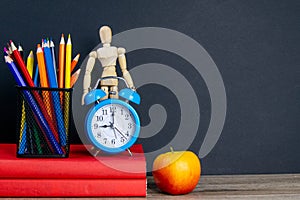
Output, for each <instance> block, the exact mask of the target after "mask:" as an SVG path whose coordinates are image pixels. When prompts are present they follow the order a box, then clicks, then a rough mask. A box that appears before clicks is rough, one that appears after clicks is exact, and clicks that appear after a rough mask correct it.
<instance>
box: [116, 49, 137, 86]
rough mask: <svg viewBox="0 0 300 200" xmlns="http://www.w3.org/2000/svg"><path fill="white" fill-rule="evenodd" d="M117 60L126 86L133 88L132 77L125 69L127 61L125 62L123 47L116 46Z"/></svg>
mask: <svg viewBox="0 0 300 200" xmlns="http://www.w3.org/2000/svg"><path fill="white" fill-rule="evenodd" d="M118 61H119V64H120V68H121V70H122V74H123V78H124V79H125V80H126V82H127V84H128V86H129V87H130V88H131V89H133V90H135V87H134V84H133V81H132V78H131V76H130V74H129V72H128V70H127V63H126V57H125V49H124V48H118Z"/></svg>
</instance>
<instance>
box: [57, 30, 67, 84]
mask: <svg viewBox="0 0 300 200" xmlns="http://www.w3.org/2000/svg"><path fill="white" fill-rule="evenodd" d="M65 46H66V44H65V38H64V34H61V39H60V43H59V54H58V87H59V88H64V85H65V82H64V80H65V79H64V76H65Z"/></svg>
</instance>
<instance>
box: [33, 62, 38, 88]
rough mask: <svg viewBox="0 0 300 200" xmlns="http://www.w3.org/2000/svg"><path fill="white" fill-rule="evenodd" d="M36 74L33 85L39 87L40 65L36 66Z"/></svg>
mask: <svg viewBox="0 0 300 200" xmlns="http://www.w3.org/2000/svg"><path fill="white" fill-rule="evenodd" d="M34 73H35V74H34V78H33V83H34V85H36V86H38V85H39V67H38V64H36V67H35V72H34Z"/></svg>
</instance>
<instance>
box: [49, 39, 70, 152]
mask: <svg viewBox="0 0 300 200" xmlns="http://www.w3.org/2000/svg"><path fill="white" fill-rule="evenodd" d="M44 56H45V61H46V66H47V74H48V80H49V85H50V87H52V88H58V84H57V79H56V73H55V68H54V64H53V58H52V53H51V50H50V47H49V44H48V43H47V42H44ZM59 98H60V97H59V92H57V94H56V93H54V92H53V93H52V101H53V105H54V110H55V116H56V120H57V121H56V122H57V127H58V132H59V139H60V143H61V145H62V146H66V145H67V139H66V138H67V135H66V130H65V124H64V118H63V114H62V110H61V104H60V99H59Z"/></svg>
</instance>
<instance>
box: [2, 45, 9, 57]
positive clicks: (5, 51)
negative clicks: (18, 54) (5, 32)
mask: <svg viewBox="0 0 300 200" xmlns="http://www.w3.org/2000/svg"><path fill="white" fill-rule="evenodd" d="M3 51H4V55H5V56H9V51H8V49H7V48H6V47H4V48H3Z"/></svg>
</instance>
